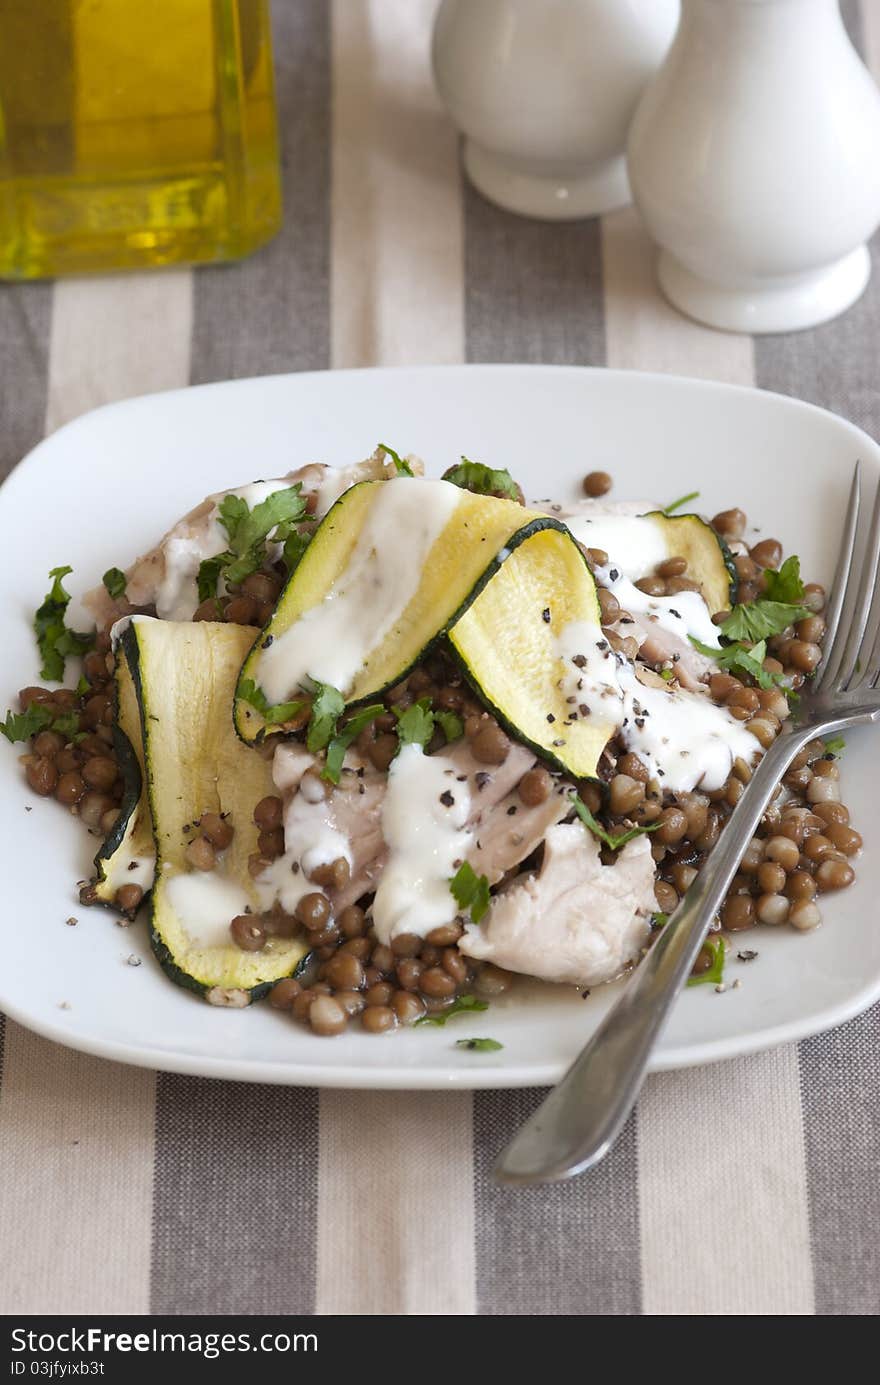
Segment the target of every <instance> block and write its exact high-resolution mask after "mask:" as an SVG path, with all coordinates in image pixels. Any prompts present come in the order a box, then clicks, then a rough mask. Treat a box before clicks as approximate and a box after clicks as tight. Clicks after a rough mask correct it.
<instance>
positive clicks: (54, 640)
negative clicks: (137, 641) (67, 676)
mask: <svg viewBox="0 0 880 1385" xmlns="http://www.w3.org/2000/svg"><path fill="white" fill-rule="evenodd" d="M69 572H73V568H72V567H53V568H52V571H51V572H50V573H49V576H50V577H51V578H52V586H51V588H50V590H49V592H48V593H47V595H46V596H45V598H44V600H43V603H42V605H41V606H39V607H38V608H37V611H36V613H35V615H34V633H35V634H36V637H37V647H38V649H39V651H40V656H41V658H42V661H43V663H42V667H41V669H40V677H41V678H45V679H47V680H49V681H51V682H53V683H60V682H61V680H62V678H63V677H64V661H65V659H67V658H69V657H70V656H71V655H75V654H85V652H86V651H87V650H89V649H91V647H92V645H93V644H94V642H95V637H94V634H80V633H79V632H78V631H76V630H69V629H68V628H67V626H66V625H65V623H64V613H65V611H66V610H67V607H68V605H69V604H70V593H69V592H67V591H65V590H64V585H63V583H62V580H61V579H62V577H66V576H67V574H68V573H69Z"/></svg>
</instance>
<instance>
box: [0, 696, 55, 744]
mask: <svg viewBox="0 0 880 1385" xmlns="http://www.w3.org/2000/svg"><path fill="white" fill-rule="evenodd" d="M51 722H52V712H51V710H50V708H48V707H46V706H44V704H43V703H41V702H32V703H31V705H30V706H29V707H28V708H27V710H26V711H24V712H7V713H6V720H5V721H0V731H2V732H3V735H4V736H5V737H6V739H7V740H8V741H29V740H30V738H31V736H36V735H37V734H38V733H39V732H40V731H45V730H46V728H47V727H48V726H50V725H51Z"/></svg>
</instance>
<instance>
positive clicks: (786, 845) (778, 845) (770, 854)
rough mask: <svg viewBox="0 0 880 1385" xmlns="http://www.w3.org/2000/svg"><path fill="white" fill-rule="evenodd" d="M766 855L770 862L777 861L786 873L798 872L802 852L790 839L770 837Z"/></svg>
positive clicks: (765, 849) (765, 851)
mask: <svg viewBox="0 0 880 1385" xmlns="http://www.w3.org/2000/svg"><path fill="white" fill-rule="evenodd" d="M764 855H765V856H766V858H767V860H768V861H777V862H778V863H779V865H780V866H782V869H783V870H784V871H786V872H789V871H793V870H796V869H797V864H798V861H799V860H800V852H799V851H798V849H797V846H796V845H795V843H794V842H793V841H792V840H791V838H790V837H781V836H777V837H770V838H769V840H768V842H767V845H766V846H765V847H764Z"/></svg>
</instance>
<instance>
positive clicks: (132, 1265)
mask: <svg viewBox="0 0 880 1385" xmlns="http://www.w3.org/2000/svg"><path fill="white" fill-rule="evenodd" d="M191 300H192V293H191V276H190V274H189V273H188V272H186V271H183V272H173V273H168V274H165V275H155V276H149V275H138V274H132V275H126V276H119V277H116V276H114V277H113V278H107V279H95V280H68V281H66V282H64V283H59V284H57V285H56V287H55V290H54V295H53V311H52V327H51V337H50V351H49V384H48V399H47V407H46V418H47V428H49V429H52V428H56V427H58V426H59V425H60V424H62V423H65V422H67V421H68V419H71V418H74V417H76V416H77V415H79V414H81V413H84V412H85V411H86V410H88V409H91V408H94V407H95V406H96V405H98V404H105V403H108V402H109V401H111V400H113V399H118V398H122V397H124V396H126V395H132V394H143V393H145V392H147V391H149V390H154V389H161V388H169V387H171V386H174V385H185V384H186V383H187V380H188V377H189V341H190V330H191ZM107 924H108V926H111V927H112V925H111V924H110V922H109V918H108V920H107ZM154 1114H155V1074H153V1073H151V1072H145V1071H143V1070H142V1069H140V1068H130V1067H124V1066H122V1065H120V1064H116V1063H107V1062H103V1061H101V1060H100V1059H98V1058H90V1057H87V1056H86V1055H85V1054H80V1053H74V1052H73V1051H72V1050H68V1049H64V1048H60V1047H56V1045H54V1044H50V1043H47V1042H46V1040H44V1039H40V1038H37V1036H36V1035H34V1034H31V1033H30V1032H29V1031H28V1030H25V1029H22V1028H21V1027H20V1026H19V1025H16V1024H14V1023H12V1022H11V1021H9V1022H8V1023H7V1026H6V1042H5V1052H4V1063H3V1086H2V1092H0V1151H2V1154H0V1163H2V1168H3V1177H2V1179H0V1226H3V1228H4V1243H5V1245H7V1246H8V1247H14V1254H8V1255H5V1256H3V1257H2V1258H0V1305H2V1308H3V1311H4V1312H6V1313H10V1312H18V1313H45V1312H46V1311H48V1310H51V1311H52V1312H54V1313H87V1312H97V1313H143V1312H147V1311H148V1310H149V1302H150V1293H149V1277H150V1229H151V1218H152V1196H153V1125H154ZM37 1209H38V1211H39V1214H38V1215H37Z"/></svg>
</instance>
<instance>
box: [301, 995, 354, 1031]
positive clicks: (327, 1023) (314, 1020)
mask: <svg viewBox="0 0 880 1385" xmlns="http://www.w3.org/2000/svg"><path fill="white" fill-rule="evenodd" d="M309 1024H310V1025H311V1026H312V1030H313V1031H314V1033H315V1034H320V1035H321V1037H322V1038H330V1037H331V1036H332V1035H334V1034H341V1033H342V1031H343V1030H344V1029H345V1028H347V1026H348V1014H347V1013H346V1011H345V1010H344V1009H343V1007H342V1006H341V1005H340V1004H339V1001H338V1000H336V999H335V998H334V997H333V996H332V995H319V996H317V997H316V998H315V1000H314V1001H313V1002H312V1005H311V1008H310V1010H309Z"/></svg>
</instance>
